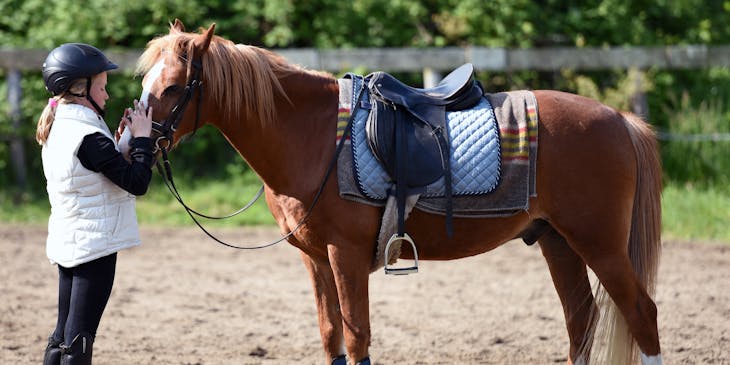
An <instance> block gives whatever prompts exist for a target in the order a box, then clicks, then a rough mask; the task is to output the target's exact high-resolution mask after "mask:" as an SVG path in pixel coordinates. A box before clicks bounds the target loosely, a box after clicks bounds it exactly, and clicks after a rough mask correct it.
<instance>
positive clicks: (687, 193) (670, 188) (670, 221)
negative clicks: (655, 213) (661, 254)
mask: <svg viewBox="0 0 730 365" xmlns="http://www.w3.org/2000/svg"><path fill="white" fill-rule="evenodd" d="M662 225H663V236H664V238H675V239H683V240H711V241H720V242H725V243H728V244H730V189H729V188H728V187H722V188H719V187H705V188H698V187H694V186H692V185H690V184H684V185H680V184H671V183H670V184H668V185H667V186H665V188H664V192H663V193H662Z"/></svg>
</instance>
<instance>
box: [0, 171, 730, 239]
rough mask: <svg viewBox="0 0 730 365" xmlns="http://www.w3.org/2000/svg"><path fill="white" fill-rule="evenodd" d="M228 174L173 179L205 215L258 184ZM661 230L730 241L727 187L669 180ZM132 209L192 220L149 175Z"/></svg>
mask: <svg viewBox="0 0 730 365" xmlns="http://www.w3.org/2000/svg"><path fill="white" fill-rule="evenodd" d="M239 176H240V177H236V178H231V179H229V180H223V181H216V180H199V181H197V182H195V183H189V181H191V180H190V179H184V180H185V181H183V182H178V183H177V184H178V189H179V190H180V193H181V194H182V196H183V199H184V200H185V202H186V203H187V204H188V205H189V206H190V207H191V208H193V209H195V210H198V211H200V212H201V213H205V214H208V215H225V214H229V213H231V212H234V211H236V210H237V209H239V208H240V207H242V206H243V205H245V204H246V203H247V202H248V201H249V200H250V199H251V198H252V197H253V196H254V195H255V193H256V191H257V189H258V188H259V186H260V183H259V181H258V178H257V177H256V176H255V175H253V174H252V173H246V174H242V175H239ZM26 200H27V201H26V202H25V203H23V204H20V205H17V206H15V205H13V204H12V201H11V200H10V199H9V198H8V197H7V196H6V194H4V193H0V208H1V209H0V221H2V222H6V223H7V222H18V223H29V224H45V222H46V220H47V219H48V211H49V206H48V201H47V199H46V198H45V197H40V198H36V199H26ZM662 209H663V219H662V221H663V230H664V232H663V235H664V238H668V239H679V240H687V241H690V240H692V241H697V240H699V241H718V242H725V243H727V244H730V189H729V188H728V187H704V188H699V187H695V186H693V185H689V184H677V183H669V184H668V185H667V186H666V187H665V188H664V193H663V195H662ZM137 215H138V217H139V221H140V223H141V224H142V225H148V226H164V227H181V226H193V224H194V223H193V222H192V221H191V219H190V217H188V215H187V214H186V213H185V210H184V209H183V208H182V207H181V206H180V204H179V203H178V202H177V201H176V200H174V199H173V197H172V195H171V194H170V192H169V191H167V188H165V186H164V185H163V184H162V183H161V179H160V178H159V176H157V175H155V177H154V183H153V185H152V186H151V187H150V190H149V192H148V193H147V195H145V196H143V197H140V198H138V199H137ZM202 223H203V225H204V226H205V227H237V226H251V225H273V224H274V220H273V218H272V217H271V213H269V210H268V208H267V207H266V204H265V202H264V198H263V197H262V198H261V199H259V201H258V202H257V203H256V204H255V205H254V206H252V207H251V208H250V209H249V210H247V211H245V212H243V213H241V214H239V215H238V216H236V217H233V218H230V219H225V220H220V221H215V220H202Z"/></svg>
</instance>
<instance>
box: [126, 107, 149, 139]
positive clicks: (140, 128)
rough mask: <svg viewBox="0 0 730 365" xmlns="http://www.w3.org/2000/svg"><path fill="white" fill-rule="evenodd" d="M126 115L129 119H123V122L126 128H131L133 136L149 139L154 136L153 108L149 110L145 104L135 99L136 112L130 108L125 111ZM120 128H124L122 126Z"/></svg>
mask: <svg viewBox="0 0 730 365" xmlns="http://www.w3.org/2000/svg"><path fill="white" fill-rule="evenodd" d="M124 115H125V116H128V118H122V121H123V122H124V124H125V127H126V128H129V131H130V132H131V133H132V136H134V137H149V136H150V135H151V134H152V108H149V109H147V108H146V107H145V105H144V103H142V102H139V101H137V99H135V100H134V110H132V109H129V108H128V109H127V110H125V111H124ZM120 128H122V126H121V124H120ZM123 131H124V130H123V129H122V132H123ZM120 134H121V132H120Z"/></svg>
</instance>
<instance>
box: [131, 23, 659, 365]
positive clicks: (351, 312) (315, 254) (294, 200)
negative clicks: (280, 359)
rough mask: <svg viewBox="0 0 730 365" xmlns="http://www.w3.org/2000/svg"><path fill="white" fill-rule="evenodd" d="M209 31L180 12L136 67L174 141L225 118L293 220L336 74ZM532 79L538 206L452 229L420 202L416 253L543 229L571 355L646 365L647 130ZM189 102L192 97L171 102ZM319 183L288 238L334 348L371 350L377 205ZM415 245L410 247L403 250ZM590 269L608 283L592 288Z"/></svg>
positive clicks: (653, 190) (285, 224) (332, 353)
mask: <svg viewBox="0 0 730 365" xmlns="http://www.w3.org/2000/svg"><path fill="white" fill-rule="evenodd" d="M213 30H214V25H212V26H211V27H210V28H209V29H207V30H204V31H201V33H200V34H194V33H186V32H185V30H184V27H183V25H182V23H181V22H179V21H176V22H175V24H174V25H172V26H171V29H170V32H169V34H167V35H164V36H160V37H157V38H155V39H153V40H151V41H150V42H149V44H148V45H147V49H146V51H145V52H144V54H143V55H142V57H141V58H140V60H139V67H138V71H139V72H140V73H142V74H145V78H144V80H143V84H144V89H145V90H144V92H143V97H144V98H149V102H148V104H149V105H150V106H152V107H154V112H155V115H154V119H155V120H172V119H177V120H179V125H178V126H177V129H170V133H171V138H172V143H173V144H174V143H175V142H177V141H179V138H180V137H181V136H183V135H185V134H188V133H191V132H193V131H194V129H195V128H197V127H198V119H199V122H200V123H201V124H204V123H209V124H212V125H214V126H215V127H217V128H218V129H219V130H220V131H221V132H222V133H223V134H224V135H225V137H226V138H227V139H228V141H229V142H230V143H231V145H232V146H233V147H234V148H235V149H236V150H237V151H238V152H239V153H240V155H241V156H242V157H243V158H244V159H245V161H246V162H247V163H248V164H249V165H250V166H251V168H252V169H253V170H254V171H255V172H256V173H257V174H258V175H259V177H260V178H261V179H262V180H263V182H264V184H265V192H266V202H267V203H268V206H269V209H270V210H271V213H272V214H273V216H274V218H275V219H276V222H277V223H278V225H279V227H280V228H281V230H282V232H284V233H289V232H291V231H292V230H295V227H297V225H298V224H299V223H300V222H301V221H302V220H303V219H304V217H305V215H307V211H308V209H309V207H310V205H311V204H312V202H313V200H314V197H315V195H316V193H317V191H318V189H319V188H320V184H321V183H322V181H323V180H324V177H325V172H326V170H327V168H328V166H329V163H330V160H331V159H332V156H333V154H334V152H335V144H334V143H332V142H333V141H334V140H335V128H333V125H334V122H335V121H336V120H337V113H338V83H337V80H336V79H335V78H334V77H333V76H332V75H330V74H327V73H323V72H313V71H308V70H304V69H302V68H300V67H298V66H295V65H292V64H290V63H288V62H287V61H286V60H285V59H284V58H282V57H280V56H278V55H276V54H275V53H273V52H270V51H267V50H265V49H261V48H257V47H252V46H247V45H236V44H234V43H232V42H230V41H228V40H225V39H222V38H220V37H218V36H214V34H213ZM151 70H152V71H151ZM153 71H154V72H153ZM194 79H195V80H201V81H202V86H201V87H202V88H203V89H204V91H205V92H204V93H201V92H198V90H203V89H196V87H197V86H198V85H197V83H196V82H191V80H194ZM186 85H188V86H189V87H188V89H185V87H186ZM191 85H192V86H191ZM534 94H535V96H536V98H537V101H538V104H539V120H540V123H539V131H538V135H539V147H538V148H539V151H538V160H537V176H536V179H537V180H536V181H537V196H536V197H532V198H530V201H529V210H527V211H522V212H520V213H518V214H515V215H513V216H510V217H503V218H454V220H453V235H452V236H451V237H449V236H448V235H447V234H446V231H445V229H444V225H445V217H444V216H442V215H435V214H430V213H426V212H423V211H420V210H417V209H416V210H413V212H412V213H411V214H410V216H409V218H408V220H407V222H406V226H407V230H408V232H409V233H410V235H411V237H413V239H414V241H415V242H417V249H418V256H419V259H421V260H453V259H458V258H463V257H468V256H472V255H477V254H480V253H483V252H487V251H489V250H492V249H494V248H496V247H498V246H500V245H502V244H503V243H505V242H507V241H509V240H512V239H515V238H520V237H522V238H524V237H526V236H537V240H538V242H539V245H540V247H541V249H542V253H543V255H544V257H545V259H546V260H547V263H548V267H549V269H550V273H551V275H552V279H553V282H554V284H555V289H556V290H557V293H558V296H559V297H560V300H561V302H562V305H563V310H564V314H565V319H566V327H567V330H568V335H569V338H570V349H569V360H568V363H572V364H576V363H581V364H586V363H588V362H589V360H591V359H593V361H595V360H596V359H597V355H599V354H598V352H599V351H594V353H593V354H592V355H591V348H592V344H594V343H595V344H596V346H595V347H596V350H598V349H599V348H600V349H601V350H606V351H600V352H601V354H600V355H601V357H599V358H598V361H596V362H598V363H620V364H628V363H635V362H636V361H637V359H638V357H639V355H641V359H642V362H643V363H644V364H661V363H662V359H661V354H660V347H659V335H658V331H657V308H656V306H655V304H654V302H653V300H652V298H651V296H650V295H652V293H653V291H654V283H655V277H656V271H657V266H658V258H659V253H660V215H661V212H660V192H661V181H660V179H661V168H660V161H659V158H658V155H657V146H656V141H655V138H654V134H653V132H652V130H651V128H650V127H649V125H647V124H646V123H645V122H643V121H642V120H640V119H639V118H637V117H636V116H633V115H631V114H629V113H622V112H618V111H616V110H614V109H612V108H610V107H607V106H605V105H602V104H600V103H598V102H596V101H594V100H590V99H587V98H584V97H581V96H577V95H572V94H568V93H563V92H558V91H545V90H543V91H535V92H534ZM181 102H182V103H183V104H188V105H187V108H184V111H182V110H181V109H180V108H179V107H178V108H175V109H176V110H174V111H172V112H171V110H173V108H174V106H175V105H178V104H180V103H181ZM178 106H179V105H178ZM171 115H176V117H174V118H169V119H166V118H168V117H170V116H171ZM172 132H174V135H172ZM323 189H324V190H323V191H322V194H321V196H320V197H319V200H318V201H317V203H316V205H315V206H314V208H313V210H312V211H311V215H309V216H308V217H307V219H306V221H305V222H304V224H303V225H301V227H300V228H299V229H296V231H295V232H294V234H293V235H292V236H291V237H289V238H288V241H289V243H290V244H292V245H293V246H296V247H297V248H299V249H300V250H301V257H302V261H303V262H304V265H305V266H306V268H307V270H308V271H309V274H310V277H311V281H312V286H313V288H314V296H315V300H316V305H317V310H318V312H319V326H320V333H321V337H322V343H323V347H324V351H325V354H326V357H327V362H328V363H331V364H345V363H347V360H346V359H349V362H350V363H359V364H369V363H370V360H369V354H368V346H369V344H370V322H369V302H368V277H369V269H370V264H371V262H372V260H373V255H374V250H375V242H376V237H377V235H378V231H379V226H380V218H381V215H382V208H377V207H373V206H370V205H366V204H361V203H356V202H353V201H349V200H344V199H342V198H341V197H340V195H339V194H338V185H337V179H336V176H335V177H334V178H329V179H328V180H327V182H326V184H325V185H324V186H323ZM412 257H413V252H412V250H409V247H404V249H403V252H402V254H401V258H412ZM588 268H590V269H591V270H592V271H593V272H594V273H595V275H596V277H597V278H598V280H599V281H600V284H601V285H600V288H599V289H598V290H597V292H596V293H597V294H596V297H594V295H593V293H592V290H591V284H590V282H589V277H588V272H587V270H588ZM604 293H607V294H608V296H605V294H604ZM602 308H603V309H602ZM606 308H607V309H606ZM599 312H600V314H599ZM599 318H600V319H599ZM624 319H625V320H624ZM599 336H600V337H599ZM637 347H638V348H637ZM345 356H346V357H345Z"/></svg>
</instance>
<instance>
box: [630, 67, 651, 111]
mask: <svg viewBox="0 0 730 365" xmlns="http://www.w3.org/2000/svg"><path fill="white" fill-rule="evenodd" d="M629 78H630V80H629V82H632V83H633V86H632V89H633V91H634V92H633V94H632V95H631V96H630V103H631V112H632V113H634V114H636V115H638V116H639V117H641V118H642V119H644V120H649V102H648V101H647V99H646V81H645V74H644V72H643V71H641V70H630V71H629Z"/></svg>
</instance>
